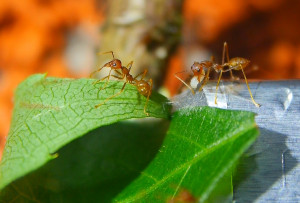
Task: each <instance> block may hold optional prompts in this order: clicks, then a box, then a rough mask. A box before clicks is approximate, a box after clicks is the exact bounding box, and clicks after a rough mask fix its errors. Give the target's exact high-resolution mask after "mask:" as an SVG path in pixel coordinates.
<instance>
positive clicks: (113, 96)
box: [95, 81, 127, 108]
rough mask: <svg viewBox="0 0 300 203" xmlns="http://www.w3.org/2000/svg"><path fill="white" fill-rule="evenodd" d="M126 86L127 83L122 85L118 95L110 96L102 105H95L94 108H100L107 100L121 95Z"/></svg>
mask: <svg viewBox="0 0 300 203" xmlns="http://www.w3.org/2000/svg"><path fill="white" fill-rule="evenodd" d="M126 84H127V81H126V82H125V83H124V85H123V87H122V89H121V90H120V91H119V92H118V93H116V94H114V95H112V96H110V97H108V98H106V99H105V100H104V102H102V103H100V104H97V105H96V106H95V108H98V107H100V106H101V105H103V104H105V103H106V102H107V101H108V100H110V99H112V98H114V97H116V96H118V95H119V94H121V93H122V92H123V91H124V88H125V86H126Z"/></svg>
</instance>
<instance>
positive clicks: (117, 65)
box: [90, 51, 153, 116]
mask: <svg viewBox="0 0 300 203" xmlns="http://www.w3.org/2000/svg"><path fill="white" fill-rule="evenodd" d="M107 53H111V54H112V57H113V60H111V61H109V62H108V63H106V64H104V65H103V66H102V67H101V68H99V69H98V70H96V71H94V72H92V73H91V75H90V77H91V76H92V75H93V74H94V73H96V72H99V71H101V70H102V69H103V68H105V67H107V68H110V71H109V73H108V75H107V76H105V77H103V78H102V79H100V80H97V81H96V82H95V83H98V82H100V81H103V80H105V79H107V80H106V83H105V85H104V87H103V88H101V90H102V89H104V88H105V87H106V85H107V83H108V80H109V78H110V77H114V78H116V79H119V80H123V79H124V78H125V80H126V81H125V83H124V84H123V86H122V88H121V90H120V91H119V92H118V93H116V94H114V95H112V96H110V97H108V98H106V99H105V100H104V101H103V102H102V103H100V104H98V105H96V106H95V108H98V107H99V106H101V105H103V104H104V103H106V102H107V101H108V100H110V99H112V98H114V97H116V96H118V95H119V94H121V93H122V92H123V91H124V89H125V86H126V84H127V83H129V84H132V85H134V86H136V88H137V90H138V91H139V93H140V94H142V95H143V96H145V97H147V101H146V103H145V106H144V113H145V114H146V115H147V116H149V114H148V113H147V112H146V109H147V104H148V101H149V97H150V95H151V93H152V86H153V81H152V79H149V80H148V81H146V80H144V77H145V76H146V74H147V72H148V69H145V70H144V71H143V72H142V73H140V74H138V75H137V76H135V77H133V76H132V75H131V74H130V70H131V67H132V64H133V61H131V62H130V63H129V64H128V65H127V66H126V67H125V66H122V62H121V60H119V59H116V58H115V56H114V53H113V52H112V51H109V52H104V53H103V54H107ZM118 70H120V71H121V72H120V71H118ZM112 71H114V72H115V73H117V74H118V76H116V75H112ZM139 76H141V78H140V79H137V78H138V77H139Z"/></svg>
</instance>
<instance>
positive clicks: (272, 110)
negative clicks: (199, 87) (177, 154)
mask: <svg viewBox="0 0 300 203" xmlns="http://www.w3.org/2000/svg"><path fill="white" fill-rule="evenodd" d="M215 85H216V83H209V84H208V85H207V86H206V87H205V88H204V90H203V92H197V94H196V95H192V93H191V92H190V91H185V92H183V93H182V94H180V95H178V96H176V97H175V98H174V100H173V106H174V110H176V109H178V108H183V107H189V106H204V105H208V106H212V107H218V108H224V109H232V110H244V111H252V112H255V113H256V114H257V116H256V123H257V125H258V127H259V128H260V133H261V135H260V137H259V139H258V140H257V142H256V143H255V144H254V146H252V148H251V149H250V150H249V151H248V152H247V153H246V156H245V157H244V158H243V159H242V162H241V163H240V165H239V166H238V168H237V170H238V171H237V174H238V175H237V176H238V177H242V178H240V179H239V180H236V181H237V182H239V184H237V185H238V186H237V187H236V188H235V189H234V200H235V201H236V202H270V201H272V202H273V201H274V202H300V164H299V163H300V96H299V95H300V81H299V80H298V81H297V80H294V81H268V82H256V83H251V84H250V88H251V91H252V93H253V96H254V99H255V100H256V102H257V103H259V104H261V105H262V106H261V107H260V108H257V107H256V106H255V105H254V104H253V103H252V102H251V100H250V95H249V92H248V90H247V87H246V85H245V84H244V83H243V82H239V83H231V82H223V83H221V86H220V91H219V93H218V100H217V101H218V105H215V103H214V98H215Z"/></svg>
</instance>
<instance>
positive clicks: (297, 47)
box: [0, 0, 300, 157]
mask: <svg viewBox="0 0 300 203" xmlns="http://www.w3.org/2000/svg"><path fill="white" fill-rule="evenodd" d="M105 9H106V5H105V1H96V0H77V1H76V3H74V1H73V0H61V1H54V0H48V1H47V0H26V1H16V0H2V1H1V3H0V94H1V98H0V152H1V151H2V149H3V146H4V143H5V137H6V136H7V134H8V131H9V125H10V120H11V112H12V108H13V92H14V89H15V88H16V87H17V85H18V84H19V83H20V82H21V81H22V80H24V79H25V78H26V77H28V76H29V75H31V74H34V73H45V72H47V73H48V75H49V76H57V77H75V78H80V77H87V75H88V74H89V73H90V72H91V70H92V69H93V66H95V60H96V59H95V53H96V51H97V47H98V46H99V38H101V36H100V35H99V30H100V26H101V25H102V23H103V22H104V21H105ZM182 11H183V18H184V19H183V27H182V41H181V43H180V45H179V47H178V49H177V50H176V51H175V54H173V55H172V56H171V57H170V60H169V65H168V68H167V71H166V75H165V77H164V78H165V79H164V85H165V86H166V87H167V88H168V89H169V91H170V93H171V95H174V94H175V93H176V91H177V89H178V88H179V87H180V85H181V84H180V83H178V81H177V80H176V79H174V73H175V72H178V71H181V70H183V69H186V68H189V66H190V65H191V64H192V63H193V60H195V57H194V56H196V57H197V56H201V57H202V58H205V57H209V56H210V55H214V56H215V57H216V59H217V60H219V61H220V56H221V52H222V46H223V42H224V41H227V42H228V44H229V54H230V56H240V57H245V58H248V59H250V60H251V61H252V63H254V64H255V65H257V66H258V67H259V69H258V70H256V71H250V72H249V74H248V77H249V78H252V79H274V80H277V79H291V78H300V38H299V37H300V27H299V22H300V12H299V11H300V1H297V0H290V1H284V0H263V1H262V0H243V1H240V0H186V1H183V8H182ZM82 44H83V45H82ZM78 46H79V47H80V48H78ZM82 46H83V48H82ZM78 50H80V51H81V52H78ZM77 56H80V57H77ZM192 56H193V57H192ZM201 57H199V58H198V60H201ZM0 157H1V153H0Z"/></svg>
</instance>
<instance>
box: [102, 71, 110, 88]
mask: <svg viewBox="0 0 300 203" xmlns="http://www.w3.org/2000/svg"><path fill="white" fill-rule="evenodd" d="M111 71H112V69H110V70H109V73H108V76H107V79H106V82H105V84H104V86H103V87H101V88H100V90H103V89H105V88H106V86H107V84H108V81H109V78H110V75H111Z"/></svg>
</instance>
